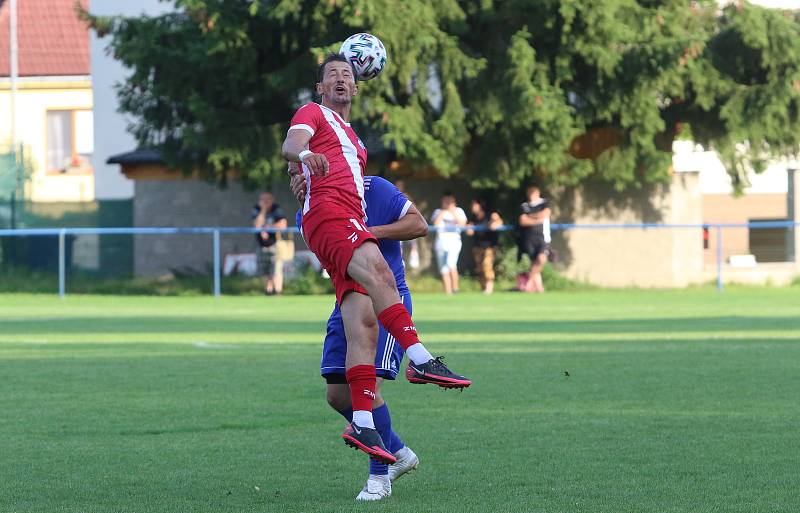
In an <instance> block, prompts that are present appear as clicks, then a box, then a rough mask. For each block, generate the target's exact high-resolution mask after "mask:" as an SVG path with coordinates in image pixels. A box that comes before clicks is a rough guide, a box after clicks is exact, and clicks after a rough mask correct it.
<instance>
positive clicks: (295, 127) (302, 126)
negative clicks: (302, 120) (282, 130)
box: [289, 124, 314, 135]
mask: <svg viewBox="0 0 800 513" xmlns="http://www.w3.org/2000/svg"><path fill="white" fill-rule="evenodd" d="M289 130H305V131H306V132H308V133H310V134H311V135H314V129H313V128H311V127H310V126H308V125H305V124H299V125H292V126H290V127H289Z"/></svg>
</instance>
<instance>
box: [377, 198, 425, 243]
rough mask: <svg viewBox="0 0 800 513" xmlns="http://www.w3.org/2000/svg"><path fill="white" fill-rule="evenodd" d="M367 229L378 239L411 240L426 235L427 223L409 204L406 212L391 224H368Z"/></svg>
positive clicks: (415, 208)
mask: <svg viewBox="0 0 800 513" xmlns="http://www.w3.org/2000/svg"><path fill="white" fill-rule="evenodd" d="M369 231H370V232H372V234H373V235H374V236H375V237H377V238H379V239H389V240H413V239H417V238H419V237H424V236H426V235H428V223H427V222H426V221H425V217H424V216H423V215H422V214H421V213H420V212H419V210H417V207H415V206H414V205H411V207H410V208H409V209H408V212H406V214H405V215H404V216H403V217H401V218H400V219H398V220H397V221H395V222H393V223H391V224H385V225H382V226H370V227H369Z"/></svg>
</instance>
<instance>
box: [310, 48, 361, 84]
mask: <svg viewBox="0 0 800 513" xmlns="http://www.w3.org/2000/svg"><path fill="white" fill-rule="evenodd" d="M329 62H346V63H347V64H349V65H350V70H351V71H352V72H353V80H354V81H356V82H358V75H357V74H356V67H355V66H353V63H352V62H350V61H348V60H347V57H345V56H344V55H342V54H340V53H330V54H328V56H327V57H325V60H323V61H322V64H320V65H319V68H318V69H317V83H318V84H321V83H322V79H323V78H325V66H327V65H328V63H329Z"/></svg>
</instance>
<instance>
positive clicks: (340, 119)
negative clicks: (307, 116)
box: [317, 103, 350, 126]
mask: <svg viewBox="0 0 800 513" xmlns="http://www.w3.org/2000/svg"><path fill="white" fill-rule="evenodd" d="M317 105H319V106H320V107H322V108H323V109H325V110H327V111H329V112H330V113H331V114H333V115H334V116H336V118H337V119H338V120H339V121H341V122H342V123H344V126H350V123H348V122H347V121H345V120H344V119H343V118H342V116H340V115H339V113H338V112H336V111H335V110H333V109H331V108H330V107H326V106H324V105H322V104H321V103H318V104H317Z"/></svg>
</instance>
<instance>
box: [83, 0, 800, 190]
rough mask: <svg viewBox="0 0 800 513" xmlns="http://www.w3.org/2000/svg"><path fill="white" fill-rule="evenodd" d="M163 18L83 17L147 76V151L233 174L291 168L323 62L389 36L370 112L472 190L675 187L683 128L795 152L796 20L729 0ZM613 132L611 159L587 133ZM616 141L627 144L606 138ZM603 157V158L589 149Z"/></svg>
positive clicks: (284, 4)
mask: <svg viewBox="0 0 800 513" xmlns="http://www.w3.org/2000/svg"><path fill="white" fill-rule="evenodd" d="M175 6H176V12H175V13H173V14H166V15H162V16H158V17H140V18H99V17H94V16H91V15H88V13H87V14H85V16H86V19H87V20H88V21H89V22H90V23H91V24H92V26H93V27H94V28H95V29H96V30H97V31H98V33H100V34H104V33H108V34H110V35H111V43H110V49H111V51H112V52H113V53H114V55H115V56H116V57H117V58H118V59H119V60H121V61H122V63H123V64H125V65H126V66H128V67H129V68H130V69H131V70H132V74H131V76H130V78H129V79H128V80H127V81H126V82H125V83H124V84H122V85H121V87H120V89H119V96H120V99H121V105H122V110H123V111H125V112H128V113H131V114H133V115H134V119H135V122H134V124H133V126H132V127H131V129H132V132H133V133H134V134H135V135H136V137H137V139H138V140H139V142H140V144H142V145H148V146H159V147H161V148H162V149H163V151H164V155H165V157H166V159H167V160H168V162H169V163H170V164H173V165H180V166H181V167H182V168H184V169H190V168H192V167H199V168H200V169H203V170H204V171H206V172H207V173H208V175H209V176H211V177H215V178H217V179H220V180H224V179H225V178H224V177H225V171H226V170H228V169H236V170H239V171H241V172H242V173H241V174H242V176H243V177H244V178H245V180H246V181H249V182H251V183H254V184H255V183H262V182H265V181H268V180H270V179H271V178H272V177H274V176H275V175H276V174H277V173H282V172H283V169H284V164H283V162H281V161H280V159H279V157H278V155H279V151H278V150H279V145H280V143H281V142H282V140H283V136H284V134H285V129H286V128H287V122H288V120H289V118H290V117H291V115H292V113H293V111H294V110H295V109H296V108H297V107H298V106H299V105H300V104H302V103H303V102H305V101H308V100H309V99H310V98H311V95H312V86H313V83H314V72H315V71H316V70H315V68H316V63H318V62H319V61H320V60H321V58H322V57H323V56H324V54H325V53H326V52H329V51H332V50H336V49H337V47H338V44H339V43H340V42H341V41H342V40H343V39H345V38H346V37H347V36H348V35H350V34H352V33H354V32H357V31H368V32H372V33H375V34H377V35H378V36H379V37H380V38H381V39H382V40H383V42H384V44H385V45H386V47H387V50H388V52H389V64H388V66H387V68H386V70H385V71H384V73H383V74H382V75H381V76H380V77H379V78H378V79H376V80H373V81H370V82H367V83H362V84H360V89H361V94H360V95H359V96H358V97H357V100H358V105H357V106H356V108H355V109H354V111H353V112H354V119H355V121H356V122H359V123H360V124H361V126H363V127H365V129H368V130H372V131H374V132H376V133H378V134H380V135H381V136H382V139H383V142H384V143H385V144H386V145H388V146H390V147H392V148H394V150H395V151H396V153H397V155H398V157H399V158H403V159H407V160H410V161H412V162H414V163H416V164H419V165H431V166H433V167H435V168H436V169H437V170H438V172H439V173H440V174H442V175H443V176H450V175H459V176H461V177H463V178H465V179H467V180H470V181H471V182H472V183H473V184H475V185H480V186H487V187H498V186H499V187H504V186H510V187H514V186H517V185H518V184H520V183H521V182H522V181H524V180H528V179H530V178H531V177H534V178H538V179H542V180H546V181H547V182H548V183H552V184H576V183H579V182H581V181H583V180H586V179H588V178H590V177H600V178H602V179H604V180H608V181H610V182H612V183H614V184H615V185H617V186H618V187H620V188H622V187H625V186H629V185H635V184H640V183H647V182H653V181H657V180H663V179H665V178H666V177H667V176H668V170H669V163H670V157H671V142H672V140H673V139H674V138H675V137H676V136H678V134H679V133H680V132H681V131H684V132H686V131H689V130H690V132H691V134H692V136H693V137H694V138H695V139H696V140H698V142H702V143H704V144H706V145H709V146H712V147H715V148H717V149H719V150H720V151H721V153H722V155H723V156H724V157H725V158H726V160H727V161H728V162H729V163H730V165H729V169H730V170H731V172H732V174H733V175H734V177H735V178H737V180H741V177H742V176H743V169H744V167H743V163H746V162H752V163H754V164H756V165H758V164H759V163H761V162H763V161H764V158H765V157H767V156H769V155H777V154H788V153H793V152H795V151H796V149H797V145H798V138H799V137H800V131H799V130H798V128H799V127H798V123H800V121H799V120H798V116H799V115H800V108H798V107H800V105H798V100H799V99H800V38H798V36H799V35H800V33H799V32H800V30H798V17H797V16H796V15H794V14H790V13H785V12H781V11H775V10H767V9H763V8H759V7H754V6H751V5H749V4H746V3H743V2H741V3H738V4H735V5H732V6H729V7H726V8H725V9H724V10H722V11H718V8H717V5H716V2H714V1H713V0H705V1H697V2H691V3H689V4H687V3H686V2H684V1H678V0H664V1H658V0H639V1H636V0H604V1H602V2H586V1H581V0H482V1H481V2H475V1H474V0H460V1H457V0H439V1H436V2H430V1H427V0H406V1H403V2H399V1H392V0H352V1H342V0H313V1H312V0H275V1H271V2H270V1H267V0H175ZM601 130H604V131H605V132H604V133H606V134H612V137H610V138H606V139H607V141H608V142H609V144H606V145H605V146H604V147H602V148H600V149H601V150H603V151H601V152H599V155H596V157H597V158H595V159H587V158H579V157H581V156H582V155H581V154H580V151H576V141H578V142H579V141H580V139H579V138H580V136H582V135H584V134H587V133H589V134H591V133H594V132H597V131H601ZM610 143H613V144H610ZM592 156H595V155H592Z"/></svg>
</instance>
